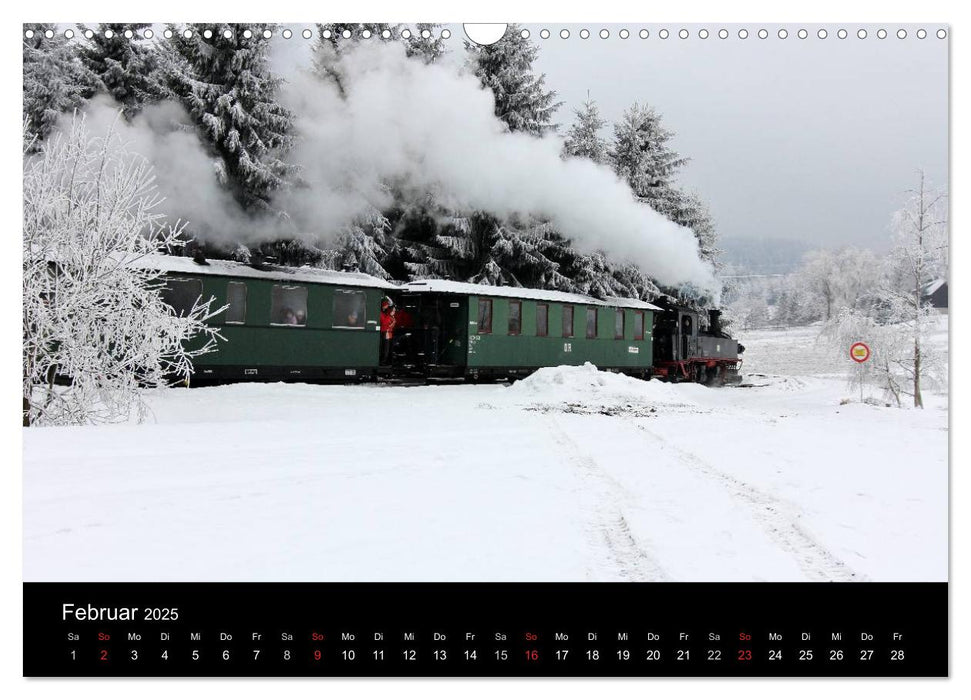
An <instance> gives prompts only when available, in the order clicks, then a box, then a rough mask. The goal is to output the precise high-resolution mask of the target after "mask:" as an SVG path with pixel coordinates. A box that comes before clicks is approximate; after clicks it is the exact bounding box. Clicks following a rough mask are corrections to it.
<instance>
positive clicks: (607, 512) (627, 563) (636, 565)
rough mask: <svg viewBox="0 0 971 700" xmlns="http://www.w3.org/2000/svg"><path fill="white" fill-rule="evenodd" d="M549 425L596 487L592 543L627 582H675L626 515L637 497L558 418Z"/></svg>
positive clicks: (557, 439)
mask: <svg viewBox="0 0 971 700" xmlns="http://www.w3.org/2000/svg"><path fill="white" fill-rule="evenodd" d="M547 422H548V424H549V426H550V435H551V436H552V437H553V439H554V441H555V442H556V444H557V445H558V446H559V447H560V448H561V451H562V452H563V453H564V454H565V455H566V458H567V461H568V462H569V463H570V464H572V465H573V467H574V468H575V469H576V470H577V471H578V472H579V473H580V475H581V477H582V479H583V480H584V481H586V482H587V483H589V484H590V485H591V487H592V488H591V491H592V492H594V494H595V499H596V502H595V505H594V514H595V522H594V524H593V526H592V533H591V541H592V543H593V544H595V545H596V546H597V547H600V546H601V545H602V546H604V547H605V548H606V550H605V551H606V554H607V558H608V560H609V562H610V565H611V567H612V568H613V569H614V570H615V572H616V574H617V575H618V576H619V577H620V578H621V579H623V580H625V581H671V580H672V578H671V576H670V575H668V573H667V572H666V571H665V570H664V569H663V568H662V567H661V565H660V564H659V563H658V561H657V558H656V557H655V556H654V554H653V553H652V552H651V549H650V545H649V544H648V543H646V542H644V541H643V538H641V539H638V538H637V537H635V536H634V533H633V532H632V531H631V528H630V525H629V524H628V522H627V518H626V517H625V516H624V510H623V502H624V501H625V500H634V494H632V493H631V492H630V491H628V490H627V489H626V488H625V487H624V486H623V484H621V483H620V482H619V481H617V480H616V479H614V478H613V477H612V476H610V475H609V474H608V473H606V472H605V471H604V470H603V469H601V468H600V466H599V465H598V464H597V462H596V460H594V459H593V458H592V457H590V456H589V455H587V454H585V453H584V452H583V451H582V450H581V449H580V446H579V445H578V444H577V443H576V441H574V440H573V438H571V437H570V436H569V435H568V434H567V432H566V431H565V430H563V428H562V427H560V425H559V423H558V422H557V420H556V418H555V417H553V416H548V418H547Z"/></svg>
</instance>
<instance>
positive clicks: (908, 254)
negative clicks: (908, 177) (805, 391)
mask: <svg viewBox="0 0 971 700" xmlns="http://www.w3.org/2000/svg"><path fill="white" fill-rule="evenodd" d="M946 198H947V195H946V193H944V192H943V191H938V190H934V189H932V188H930V187H929V186H928V184H927V182H926V179H925V177H924V173H923V172H919V182H918V185H917V187H916V188H915V189H913V190H910V191H909V199H908V201H907V203H906V205H905V206H904V207H903V208H902V209H900V210H899V211H898V212H896V214H894V217H893V230H894V246H893V249H892V250H891V251H890V253H889V254H888V256H887V258H886V259H885V261H884V265H883V269H882V270H881V275H882V277H881V279H880V281H879V283H877V284H876V285H875V289H874V291H873V293H872V294H871V295H870V296H869V297H867V298H866V303H862V304H860V303H858V304H856V305H849V304H845V305H844V306H843V307H842V308H841V309H840V311H839V312H838V313H837V314H835V315H834V316H833V318H832V319H831V320H830V322H829V323H828V324H827V326H826V328H825V329H824V334H825V335H827V336H828V337H829V338H830V340H831V341H832V342H833V345H834V349H835V351H836V352H838V353H840V354H841V355H843V356H844V357H845V353H846V352H847V351H848V349H849V346H850V344H852V343H854V342H856V341H863V342H866V343H867V345H869V346H870V349H871V352H872V357H871V359H870V360H869V361H868V362H867V363H866V364H865V366H864V367H863V368H862V369H861V368H853V370H852V376H853V377H854V379H853V381H866V382H871V383H876V384H878V385H879V386H881V387H882V388H883V389H884V390H885V391H886V393H887V395H888V397H889V398H892V399H893V401H894V403H895V404H896V405H898V406H900V405H902V399H903V397H910V398H912V399H913V402H914V406H915V407H916V408H923V407H924V400H923V390H924V389H925V388H926V387H927V384H928V383H931V384H934V383H943V381H944V378H945V376H946V366H945V362H944V358H943V357H942V356H941V355H940V354H939V353H937V352H936V351H935V350H934V348H933V346H931V345H930V344H928V343H927V337H928V335H929V333H930V331H931V329H932V326H933V325H934V324H933V320H932V319H933V318H934V316H935V311H934V309H933V307H932V305H931V302H930V299H929V298H927V295H926V294H925V293H924V290H925V287H926V285H927V283H928V282H930V281H932V280H934V279H937V278H939V277H943V276H946V270H947V250H948V242H947V208H946Z"/></svg>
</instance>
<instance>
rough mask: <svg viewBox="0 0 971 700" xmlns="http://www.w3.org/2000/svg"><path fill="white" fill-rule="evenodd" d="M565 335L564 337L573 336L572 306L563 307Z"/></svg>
mask: <svg viewBox="0 0 971 700" xmlns="http://www.w3.org/2000/svg"><path fill="white" fill-rule="evenodd" d="M563 337H564V338H572V337H573V307H572V306H564V307H563Z"/></svg>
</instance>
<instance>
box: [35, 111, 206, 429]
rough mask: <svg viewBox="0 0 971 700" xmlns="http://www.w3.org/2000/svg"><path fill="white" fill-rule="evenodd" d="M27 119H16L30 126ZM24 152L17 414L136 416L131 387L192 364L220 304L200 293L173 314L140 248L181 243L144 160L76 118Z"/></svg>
mask: <svg viewBox="0 0 971 700" xmlns="http://www.w3.org/2000/svg"><path fill="white" fill-rule="evenodd" d="M27 128H28V126H27V123H26V120H25V125H24V130H25V133H26V131H27ZM24 141H25V157H24V172H23V175H24V236H23V340H24V343H23V363H24V365H23V366H24V372H23V423H24V425H25V426H27V425H63V424H83V423H103V422H111V421H118V420H125V419H128V418H129V417H131V416H132V415H133V414H137V417H138V418H139V419H142V418H143V417H144V415H145V409H146V406H145V404H144V401H143V399H142V396H141V392H140V391H139V389H140V388H141V387H160V386H165V385H166V384H168V383H169V382H170V381H172V380H174V379H176V378H185V377H188V376H189V375H190V374H191V371H192V358H193V357H196V356H197V355H200V354H203V353H205V352H208V351H210V350H211V349H212V348H213V346H214V343H215V341H216V339H217V338H218V337H219V336H218V332H217V331H216V330H215V329H214V328H211V327H209V326H207V325H206V324H205V321H206V319H208V318H209V317H210V316H211V315H213V314H215V313H218V311H214V310H212V309H211V308H210V305H211V303H212V299H210V300H208V301H204V300H202V299H199V300H197V302H196V304H195V307H194V308H193V309H192V310H191V311H190V312H189V313H188V314H187V315H185V316H181V317H180V316H176V315H174V313H173V310H172V308H171V307H170V306H168V305H167V304H165V302H164V301H163V300H162V297H161V295H160V290H161V287H162V286H163V284H164V282H163V280H162V279H161V274H160V273H159V272H158V271H155V270H151V269H143V268H144V266H143V265H139V264H138V262H139V261H140V260H142V259H143V258H144V257H145V256H146V255H148V254H152V253H157V252H160V251H162V250H163V249H167V248H172V247H177V246H180V245H182V241H181V239H180V236H179V234H180V227H178V226H176V227H174V228H173V227H171V226H165V225H163V223H162V222H163V214H162V213H161V212H159V211H158V207H159V205H160V204H161V202H162V198H161V197H160V196H159V195H158V194H157V192H156V191H155V186H154V176H153V171H152V168H151V166H150V165H149V164H148V163H147V162H146V161H145V160H144V159H143V158H141V157H140V156H138V155H136V154H133V153H131V152H129V151H128V150H127V149H126V147H125V145H124V144H123V143H121V142H120V141H119V138H118V136H117V135H116V134H114V133H113V132H109V133H108V134H106V135H105V136H103V137H94V136H92V135H91V134H90V133H89V130H88V128H87V127H86V125H85V120H84V117H82V116H77V115H76V116H75V117H74V119H73V120H72V121H71V122H70V124H69V125H68V126H67V128H66V129H64V130H63V131H61V132H56V133H55V135H54V136H53V137H51V138H49V139H48V140H47V141H45V142H44V144H43V146H42V148H41V150H40V152H39V153H37V154H33V155H29V154H28V153H27V151H28V144H29V142H30V139H29V138H26V137H25V139H24Z"/></svg>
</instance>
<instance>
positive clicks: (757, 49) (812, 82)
mask: <svg viewBox="0 0 971 700" xmlns="http://www.w3.org/2000/svg"><path fill="white" fill-rule="evenodd" d="M525 26H526V27H527V28H528V29H529V30H530V31H531V33H532V38H533V40H535V41H536V43H537V44H538V45H539V46H540V49H541V53H540V58H539V61H538V63H537V65H536V68H537V69H538V70H540V71H542V72H545V73H546V76H547V84H548V86H549V87H550V88H552V89H554V90H556V91H557V93H558V95H559V99H561V100H562V101H563V102H564V104H563V106H562V107H561V108H560V111H559V112H558V114H557V117H556V118H557V121H558V122H559V123H560V124H561V125H562V128H561V131H565V129H566V128H567V127H568V126H569V124H570V123H571V122H572V120H573V109H574V108H576V107H578V106H579V105H580V104H581V103H582V102H583V101H584V100H585V99H586V97H587V91H589V93H590V96H591V97H592V98H593V99H595V100H596V101H597V103H598V104H599V106H600V110H601V114H602V116H603V117H604V118H606V119H607V120H608V121H611V122H612V121H614V120H616V119H618V118H619V117H620V116H621V114H622V112H623V110H624V109H625V108H626V107H627V106H628V105H629V104H631V103H632V102H634V101H638V102H641V103H642V104H643V103H647V104H649V105H651V106H652V107H654V108H655V109H656V110H657V111H659V112H660V113H661V114H662V115H663V118H664V123H665V124H666V125H667V127H668V128H669V129H671V130H673V131H675V132H676V137H675V138H674V147H675V148H676V150H678V151H679V152H681V153H682V154H683V155H686V156H689V157H690V158H691V162H690V163H689V164H688V166H687V167H686V168H685V169H684V171H683V172H682V175H681V179H682V182H683V183H684V184H685V185H687V186H688V187H690V188H692V189H694V190H695V191H697V193H698V194H699V195H701V196H702V197H703V198H704V199H705V200H707V201H708V202H709V203H710V206H711V211H712V214H713V215H714V217H715V219H716V223H717V226H718V230H719V232H720V234H721V235H722V236H723V237H728V238H731V237H752V238H765V239H795V240H806V241H809V242H810V245H811V246H812V247H815V246H818V245H825V246H838V245H841V244H844V243H845V244H856V245H865V246H873V247H878V248H883V247H885V246H886V245H887V243H888V241H889V235H890V232H889V221H890V216H891V213H892V212H893V211H894V210H895V209H897V208H899V206H900V204H901V201H902V198H903V196H904V192H905V190H906V189H907V188H908V187H911V186H912V185H913V184H914V182H915V181H916V176H915V172H916V169H917V168H920V167H922V168H924V169H925V171H926V172H927V174H928V177H929V178H930V179H931V180H932V181H933V182H934V183H937V184H940V185H944V184H946V180H947V172H948V171H947V157H948V43H949V39H943V40H942V39H939V38H937V36H936V34H935V33H936V31H937V29H938V28H939V27H938V25H926V29H927V30H928V35H927V38H925V39H918V38H917V37H916V31H917V29H918V28H920V27H918V26H913V25H887V26H886V29H888V30H889V34H888V36H887V38H885V39H879V38H878V37H877V30H878V29H880V28H881V27H879V26H875V25H852V26H849V25H847V27H846V28H847V29H848V30H849V36H848V37H847V38H846V39H839V38H837V30H838V29H839V28H840V26H842V25H840V26H836V25H818V24H815V25H814V24H808V25H785V26H786V29H787V30H788V32H789V36H788V38H786V39H784V40H783V39H779V38H778V29H779V28H780V25H768V24H767V25H757V26H754V25H705V26H706V27H707V28H708V29H709V31H710V36H709V37H708V38H707V39H700V38H699V37H698V30H699V29H700V28H701V27H702V25H686V27H685V28H686V29H688V31H689V32H690V37H689V38H688V39H680V38H678V36H677V32H678V30H680V29H681V28H682V27H681V26H680V25H679V26H668V28H669V29H670V30H671V35H670V36H669V38H667V39H661V38H659V36H658V32H659V30H660V29H661V27H660V26H652V25H632V26H630V27H629V29H630V30H631V35H630V38H628V39H626V40H622V39H620V38H619V36H618V32H619V30H620V29H621V27H620V26H615V25H609V26H607V27H606V28H607V29H608V30H609V31H610V34H611V35H610V38H608V39H601V38H599V36H598V32H599V30H600V29H601V28H603V27H601V26H600V25H590V26H589V29H590V30H591V36H590V38H588V39H581V38H580V37H579V32H580V29H581V28H582V26H580V25H565V28H567V29H569V31H570V33H571V36H570V38H569V39H565V40H564V39H561V38H560V37H559V31H560V29H562V28H564V26H562V25H549V28H550V29H551V30H552V36H551V38H549V39H545V40H544V39H542V38H540V29H542V28H543V27H542V26H538V25H525ZM544 26H545V25H544ZM742 26H745V27H746V28H747V29H748V30H749V36H748V38H746V39H740V38H738V30H739V28H741V27H742ZM802 26H805V27H806V29H807V30H808V31H809V36H808V38H806V39H800V38H798V36H797V31H798V30H799V29H800V28H801V27H802ZM722 27H724V28H726V29H728V30H729V33H730V34H729V38H727V39H720V38H718V36H717V30H718V29H721V28H722ZM762 27H765V28H766V29H767V30H768V31H769V36H768V38H767V39H760V38H758V36H757V30H758V29H759V28H762ZM861 27H862V28H865V29H866V30H867V33H868V36H867V38H866V39H859V38H857V35H856V32H857V30H858V29H860V28H861ZM451 28H452V30H453V35H452V37H451V39H450V41H449V42H448V44H449V49H450V51H451V52H452V53H451V56H450V57H449V60H452V61H460V60H461V59H462V58H463V56H464V51H463V49H462V45H461V39H462V38H463V34H462V31H461V28H460V27H458V26H451ZM642 28H646V29H648V31H649V32H650V36H649V38H647V39H641V38H639V31H640V29H642ZM820 28H825V29H826V30H827V32H828V37H827V38H825V39H820V38H818V37H817V31H818V30H819V29H820ZM900 28H903V29H905V30H906V31H907V37H906V38H905V39H899V38H897V36H896V32H897V30H898V29H900ZM294 29H299V28H297V27H294ZM298 37H299V33H298V32H295V36H294V38H293V39H290V40H286V41H285V40H282V39H278V40H276V43H277V45H278V49H279V50H278V52H277V54H276V55H275V57H274V63H275V67H276V68H277V70H280V71H281V75H282V77H284V78H285V77H286V71H288V70H293V68H294V67H295V66H297V65H302V64H305V63H306V62H307V60H308V56H309V49H308V47H309V45H310V44H311V43H312V42H311V41H304V40H302V39H300V38H298ZM608 129H609V128H608ZM605 135H609V131H608V130H605Z"/></svg>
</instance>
